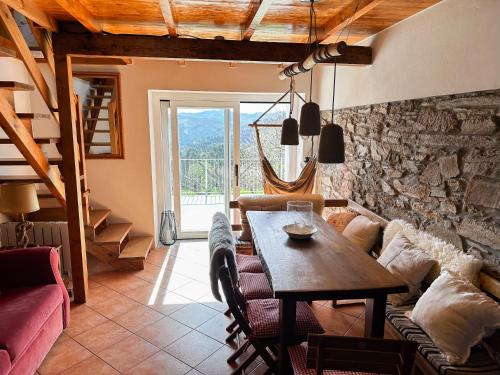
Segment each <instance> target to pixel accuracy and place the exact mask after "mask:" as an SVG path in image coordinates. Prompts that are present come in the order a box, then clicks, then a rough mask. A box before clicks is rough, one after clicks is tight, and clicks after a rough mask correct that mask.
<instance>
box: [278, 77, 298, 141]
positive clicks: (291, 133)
mask: <svg viewBox="0 0 500 375" xmlns="http://www.w3.org/2000/svg"><path fill="white" fill-rule="evenodd" d="M294 83H295V82H294V79H293V77H291V78H290V113H289V115H288V118H287V119H285V120H283V125H282V126H281V144H282V145H283V146H297V145H298V144H299V124H298V122H297V120H295V119H294V118H292V112H293V103H294V90H295V84H294Z"/></svg>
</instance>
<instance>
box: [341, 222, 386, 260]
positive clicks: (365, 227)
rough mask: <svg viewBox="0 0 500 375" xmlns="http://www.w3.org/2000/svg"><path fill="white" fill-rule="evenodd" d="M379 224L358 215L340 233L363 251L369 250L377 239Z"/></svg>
mask: <svg viewBox="0 0 500 375" xmlns="http://www.w3.org/2000/svg"><path fill="white" fill-rule="evenodd" d="M379 229H380V224H379V223H376V222H374V221H371V220H370V219H368V218H367V217H366V216H363V215H359V216H356V217H355V218H354V219H352V220H351V222H350V223H349V224H347V227H346V228H345V229H344V231H343V232H342V234H343V235H344V237H346V238H347V239H348V240H350V241H351V242H352V243H354V244H355V245H357V246H358V247H359V248H360V249H362V250H363V251H366V252H369V251H370V250H371V249H372V247H373V245H374V244H375V241H376V240H377V236H378V232H379Z"/></svg>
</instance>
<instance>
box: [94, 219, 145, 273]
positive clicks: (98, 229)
mask: <svg viewBox="0 0 500 375" xmlns="http://www.w3.org/2000/svg"><path fill="white" fill-rule="evenodd" d="M110 214H111V211H110V210H105V209H100V210H91V211H90V220H89V222H88V223H87V224H86V225H85V237H86V239H87V241H86V242H87V252H88V253H90V254H92V255H93V256H94V257H96V258H97V259H99V260H100V261H101V262H104V263H106V264H109V265H110V266H112V267H113V268H116V269H118V270H142V269H144V261H145V260H146V257H147V256H148V254H149V250H150V249H151V245H152V244H153V237H151V236H141V237H130V230H131V229H132V223H113V224H109V223H108V217H109V215H110Z"/></svg>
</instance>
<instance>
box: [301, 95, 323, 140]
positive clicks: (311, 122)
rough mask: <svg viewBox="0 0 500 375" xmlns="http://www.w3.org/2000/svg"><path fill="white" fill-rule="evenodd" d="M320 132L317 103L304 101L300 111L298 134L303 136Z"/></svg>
mask: <svg viewBox="0 0 500 375" xmlns="http://www.w3.org/2000/svg"><path fill="white" fill-rule="evenodd" d="M320 132H321V116H320V113H319V105H317V104H316V103H314V102H309V103H305V104H304V105H303V106H302V109H301V111H300V126H299V134H300V135H304V136H312V135H319V133H320Z"/></svg>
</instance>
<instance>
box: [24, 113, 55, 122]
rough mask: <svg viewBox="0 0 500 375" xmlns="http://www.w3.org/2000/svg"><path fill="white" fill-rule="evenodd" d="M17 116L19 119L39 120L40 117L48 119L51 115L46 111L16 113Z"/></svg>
mask: <svg viewBox="0 0 500 375" xmlns="http://www.w3.org/2000/svg"><path fill="white" fill-rule="evenodd" d="M16 115H17V117H19V118H20V119H21V120H24V119H27V120H40V119H50V118H51V116H50V115H49V114H48V113H16Z"/></svg>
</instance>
